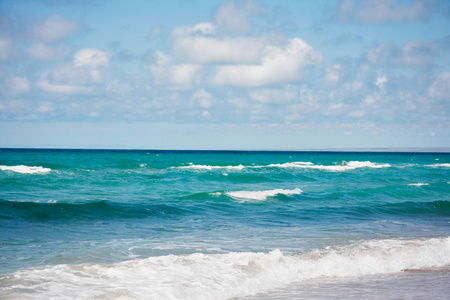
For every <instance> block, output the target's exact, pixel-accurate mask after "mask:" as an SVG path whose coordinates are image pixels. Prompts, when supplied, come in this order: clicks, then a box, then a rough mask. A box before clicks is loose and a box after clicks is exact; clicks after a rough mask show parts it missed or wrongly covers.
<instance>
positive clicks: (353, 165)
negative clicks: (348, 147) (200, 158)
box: [172, 161, 391, 172]
mask: <svg viewBox="0 0 450 300" xmlns="http://www.w3.org/2000/svg"><path fill="white" fill-rule="evenodd" d="M388 167H391V165H390V164H387V163H373V162H370V161H349V162H342V163H341V164H335V165H315V164H313V163H312V162H288V163H282V164H269V165H251V166H244V165H242V164H241V165H238V166H213V165H195V164H193V163H190V164H189V165H188V166H180V167H172V168H180V169H193V170H206V171H211V170H219V169H225V170H237V171H241V170H243V169H261V168H283V169H284V168H301V169H316V170H325V171H335V172H343V171H349V170H355V169H360V168H375V169H379V168H388Z"/></svg>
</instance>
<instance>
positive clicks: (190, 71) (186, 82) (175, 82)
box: [145, 51, 201, 89]
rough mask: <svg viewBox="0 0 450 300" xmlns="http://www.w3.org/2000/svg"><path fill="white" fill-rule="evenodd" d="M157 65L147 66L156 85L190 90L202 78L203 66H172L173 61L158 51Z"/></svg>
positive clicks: (156, 53) (155, 58) (156, 54)
mask: <svg viewBox="0 0 450 300" xmlns="http://www.w3.org/2000/svg"><path fill="white" fill-rule="evenodd" d="M153 57H154V60H155V63H154V64H151V65H148V66H145V68H147V69H149V70H150V72H151V73H152V75H153V78H154V80H155V83H156V84H159V85H168V86H169V87H170V88H174V89H190V88H192V87H193V86H194V84H195V83H196V81H198V78H199V76H200V71H201V66H199V65H194V64H178V65H177V64H172V61H171V59H170V58H169V57H168V56H167V55H165V54H164V53H162V52H160V51H157V52H155V53H154V55H153Z"/></svg>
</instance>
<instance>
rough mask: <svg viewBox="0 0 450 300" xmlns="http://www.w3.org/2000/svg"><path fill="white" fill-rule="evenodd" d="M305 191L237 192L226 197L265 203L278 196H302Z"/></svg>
mask: <svg viewBox="0 0 450 300" xmlns="http://www.w3.org/2000/svg"><path fill="white" fill-rule="evenodd" d="M302 192H303V191H302V190H301V189H299V188H296V189H293V190H284V189H275V190H264V191H236V192H226V193H225V195H227V196H230V197H232V198H234V199H237V200H241V201H264V200H267V198H269V197H274V196H276V195H285V196H291V195H300V194H301V193H302Z"/></svg>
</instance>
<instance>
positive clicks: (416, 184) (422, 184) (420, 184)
mask: <svg viewBox="0 0 450 300" xmlns="http://www.w3.org/2000/svg"><path fill="white" fill-rule="evenodd" d="M408 185H409V186H424V185H430V184H429V183H424V182H418V183H410V184H408Z"/></svg>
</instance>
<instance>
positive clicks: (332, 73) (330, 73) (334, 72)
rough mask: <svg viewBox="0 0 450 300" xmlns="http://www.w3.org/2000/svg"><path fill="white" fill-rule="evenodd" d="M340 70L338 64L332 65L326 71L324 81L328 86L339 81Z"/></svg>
mask: <svg viewBox="0 0 450 300" xmlns="http://www.w3.org/2000/svg"><path fill="white" fill-rule="evenodd" d="M341 68H342V66H341V65H340V64H334V65H333V66H332V67H331V68H328V69H326V74H325V80H326V81H327V82H328V83H330V84H336V83H337V82H338V81H339V73H340V71H341Z"/></svg>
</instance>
